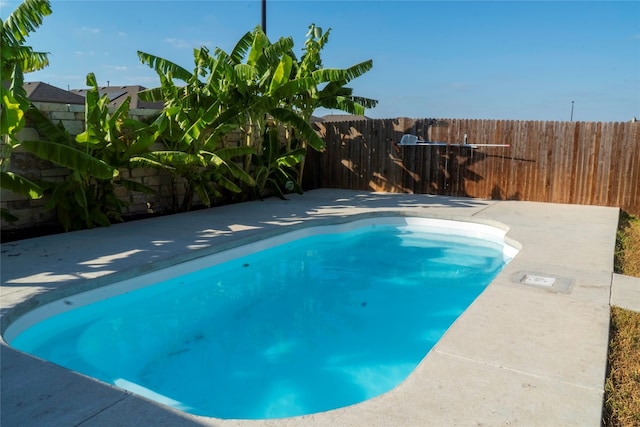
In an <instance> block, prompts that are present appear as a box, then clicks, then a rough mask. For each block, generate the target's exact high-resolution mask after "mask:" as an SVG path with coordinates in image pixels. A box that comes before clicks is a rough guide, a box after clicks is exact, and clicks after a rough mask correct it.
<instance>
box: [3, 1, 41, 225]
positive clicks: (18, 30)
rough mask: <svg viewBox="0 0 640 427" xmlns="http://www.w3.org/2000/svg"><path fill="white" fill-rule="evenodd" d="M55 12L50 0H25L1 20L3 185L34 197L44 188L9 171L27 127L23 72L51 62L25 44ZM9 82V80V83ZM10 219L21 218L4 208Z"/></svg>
mask: <svg viewBox="0 0 640 427" xmlns="http://www.w3.org/2000/svg"><path fill="white" fill-rule="evenodd" d="M50 14H51V5H50V4H49V2H48V1H47V0H25V1H24V2H23V3H22V4H20V5H19V6H18V7H17V8H16V9H15V10H14V11H13V12H12V13H11V15H9V17H8V18H7V19H6V20H5V21H4V22H3V21H2V20H0V24H1V27H0V43H1V44H0V45H1V46H2V49H0V58H1V59H2V61H0V135H2V140H1V141H0V144H1V147H0V185H1V187H2V188H4V189H8V190H11V191H13V192H14V193H17V194H21V195H23V196H26V197H28V198H30V199H39V198H41V197H42V194H43V190H42V188H41V187H40V186H39V185H38V184H36V183H35V182H33V181H32V180H29V179H27V178H25V177H23V176H20V175H18V174H16V173H14V172H11V171H9V161H10V159H11V153H12V151H13V150H15V149H16V148H17V147H18V145H19V143H18V141H17V140H16V134H17V133H18V132H19V131H20V130H21V129H22V128H23V127H24V124H25V113H26V111H27V110H28V109H29V100H28V99H27V94H26V91H25V90H24V87H23V73H25V72H29V71H36V70H40V69H42V68H44V67H46V66H47V65H48V64H49V60H48V57H47V54H46V53H44V52H35V51H34V50H33V48H32V47H30V46H25V42H26V38H27V36H28V35H29V33H31V32H32V31H33V30H35V29H36V28H38V27H39V26H40V25H41V24H42V22H43V19H44V17H45V16H48V15H50ZM5 82H9V85H8V86H5ZM0 216H1V217H2V219H4V220H6V221H16V220H17V219H18V218H17V217H16V216H14V215H13V214H11V213H10V212H9V211H8V210H7V209H4V208H2V209H0Z"/></svg>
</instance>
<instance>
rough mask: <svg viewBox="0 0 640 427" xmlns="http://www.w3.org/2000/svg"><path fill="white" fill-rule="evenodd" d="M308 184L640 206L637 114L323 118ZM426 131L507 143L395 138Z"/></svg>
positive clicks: (423, 135) (429, 135)
mask: <svg viewBox="0 0 640 427" xmlns="http://www.w3.org/2000/svg"><path fill="white" fill-rule="evenodd" d="M319 126H320V131H321V134H322V136H323V138H324V140H325V142H326V144H327V148H326V150H325V151H324V152H323V153H310V156H309V159H308V160H307V164H308V167H307V170H306V174H305V183H307V188H317V187H326V188H349V189H354V190H374V191H389V192H407V193H423V194H440V195H449V196H466V197H478V198H490V199H513V200H529V201H540V202H552V203H571V204H589V205H601V206H617V207H620V208H622V209H624V210H626V211H628V212H631V213H635V214H640V185H639V184H640V122H624V123H623V122H615V123H614V122H609V123H591V122H542V121H518V120H513V121H511V120H468V119H437V120H435V119H407V118H398V119H385V120H360V121H346V122H324V123H321V124H320V125H319ZM405 133H408V134H413V135H417V136H418V137H420V139H424V140H427V141H438V142H445V143H448V144H460V143H462V142H463V141H464V136H465V135H467V140H468V142H469V143H470V144H509V147H478V148H477V149H471V148H468V147H455V146H424V145H419V146H404V147H398V146H396V145H394V144H393V142H398V141H399V140H400V138H401V137H402V135H403V134H405Z"/></svg>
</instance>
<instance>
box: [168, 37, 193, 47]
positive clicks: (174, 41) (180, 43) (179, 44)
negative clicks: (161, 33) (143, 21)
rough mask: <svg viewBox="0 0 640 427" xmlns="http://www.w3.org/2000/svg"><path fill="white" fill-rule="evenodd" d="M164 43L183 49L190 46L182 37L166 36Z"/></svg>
mask: <svg viewBox="0 0 640 427" xmlns="http://www.w3.org/2000/svg"><path fill="white" fill-rule="evenodd" d="M164 42H165V43H168V44H170V45H171V46H173V47H175V48H178V49H184V48H187V47H191V44H190V43H188V42H187V41H186V40H183V39H176V38H168V39H164Z"/></svg>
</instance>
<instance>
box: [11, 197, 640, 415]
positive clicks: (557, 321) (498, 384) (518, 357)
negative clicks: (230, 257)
mask: <svg viewBox="0 0 640 427" xmlns="http://www.w3.org/2000/svg"><path fill="white" fill-rule="evenodd" d="M392 213H401V214H405V215H416V216H427V217H434V218H443V219H455V220H465V221H473V222H480V223H484V224H492V225H498V226H500V227H502V228H506V229H508V233H507V238H508V239H511V240H513V241H515V242H518V244H519V245H521V250H520V253H519V254H518V255H517V256H516V257H515V259H514V260H513V261H512V262H511V263H510V264H509V265H507V267H506V268H505V269H504V270H503V271H502V272H501V273H500V274H499V275H498V277H497V278H496V279H495V280H494V281H493V282H492V283H491V284H490V285H489V287H488V288H487V289H486V290H485V291H484V292H483V293H482V294H481V295H480V297H478V299H477V300H476V301H475V302H474V303H473V304H472V305H471V306H470V307H469V309H468V310H467V311H465V312H464V313H463V314H462V316H461V317H460V318H458V320H457V321H456V322H455V323H454V324H453V325H452V327H451V328H450V329H449V330H448V331H447V333H446V334H445V336H444V337H443V338H442V339H441V340H440V341H439V342H438V344H437V345H436V346H435V347H434V348H433V350H432V351H431V352H430V353H429V354H428V355H427V356H426V357H425V358H424V359H423V361H422V362H421V363H420V365H419V366H418V368H417V369H416V370H415V371H414V372H413V373H412V374H411V375H410V376H409V377H408V378H407V379H406V380H405V381H404V382H403V383H401V384H400V385H399V386H398V387H396V388H395V389H393V390H392V391H390V392H387V393H385V394H383V395H381V396H378V397H377V398H374V399H371V400H369V401H366V402H363V403H360V404H356V405H353V406H350V407H346V408H341V409H336V410H332V411H328V412H323V413H317V414H313V415H308V416H304V417H295V418H288V419H280V420H255V421H246V420H221V419H214V418H206V417H198V416H193V415H189V414H184V413H181V412H179V411H177V410H174V409H171V408H168V407H165V406H163V405H161V404H158V403H155V402H152V401H149V400H146V399H144V398H142V397H138V396H136V395H134V394H132V393H130V392H127V391H124V390H122V389H119V388H117V387H114V386H110V385H106V384H104V383H101V382H99V381H95V380H92V379H90V378H87V377H85V376H83V375H79V374H77V373H74V372H71V371H68V370H66V369H64V368H61V367H59V366H57V365H54V364H52V363H48V362H45V361H42V360H40V359H37V358H35V357H32V356H29V355H27V354H24V353H21V352H19V351H16V350H14V349H12V348H11V347H9V346H8V345H7V344H6V343H5V342H4V341H2V342H1V346H0V349H1V354H0V364H1V374H2V378H1V389H0V397H1V401H0V412H1V416H0V425H2V426H7V427H9V426H71V425H74V426H77V425H83V426H85V425H86V426H116V425H117V426H142V425H144V426H157V425H164V426H221V427H228V426H234V427H235V426H237V427H241V426H247V427H262V426H273V427H277V426H283V427H284V426H296V427H306V426H367V427H373V426H384V427H389V426H394V427H396V426H407V427H414V426H456V425H458V426H481V425H484V426H502V425H521V426H545V427H546V426H581V427H584V426H594V427H596V426H600V423H601V412H602V402H603V393H604V391H603V390H604V379H605V371H606V357H607V342H608V334H609V310H610V306H611V305H619V306H622V307H625V308H630V309H633V310H638V311H640V279H634V278H629V277H624V276H619V275H615V274H613V273H612V271H613V257H612V254H613V250H614V243H615V234H616V228H617V223H618V213H619V211H618V209H615V208H607V207H594V206H577V205H562V204H546V203H532V202H520V201H486V200H478V199H467V198H452V197H439V196H428V195H413V194H382V193H367V192H358V191H348V190H329V189H324V190H314V191H310V192H307V193H305V194H304V195H302V196H299V195H293V196H291V198H290V200H288V201H281V200H279V199H267V200H265V201H255V202H249V203H244V204H239V205H230V206H223V207H218V208H214V209H207V210H199V211H194V212H190V213H185V214H179V215H171V216H164V217H158V218H154V219H148V220H143V221H135V222H129V223H124V224H118V225H115V226H112V227H109V228H100V229H94V230H86V231H79V232H73V233H66V234H62V235H55V236H47V237H40V238H35V239H29V240H23V241H19V242H10V243H5V244H2V246H1V248H2V250H1V252H2V254H1V255H2V257H1V262H2V263H1V265H0V268H1V278H2V287H1V288H0V291H1V293H0V307H1V315H2V318H1V319H0V320H1V321H2V332H3V333H4V331H5V329H6V327H7V325H8V324H9V323H10V322H12V321H13V320H15V319H16V318H17V317H18V316H19V315H20V314H21V313H24V312H25V311H28V310H29V309H31V308H33V307H37V306H39V305H42V304H44V303H46V302H49V301H52V300H55V299H59V298H61V297H64V296H67V295H71V294H74V293H77V292H80V291H83V290H88V289H92V288H96V287H99V286H104V285H105V284H108V283H111V282H114V281H117V280H120V279H123V278H127V277H131V276H132V275H136V274H138V273H140V272H146V271H150V270H154V269H157V268H160V267H162V266H167V265H172V264H174V263H177V262H181V261H184V260H187V259H193V258H196V257H200V256H204V255H208V254H211V253H214V252H217V251H220V250H224V249H227V248H230V247H233V246H237V245H239V244H243V243H247V242H251V241H255V240H258V239H261V238H263V237H264V236H272V235H274V234H279V233H282V232H286V231H289V230H293V229H296V228H299V227H302V226H309V225H320V224H325V223H335V222H344V221H347V220H349V218H350V217H352V216H353V215H385V214H392ZM526 274H528V275H533V276H538V277H545V278H548V277H550V278H554V279H556V281H555V283H556V284H557V285H559V286H557V287H556V286H555V285H554V286H553V287H547V286H536V285H528V284H523V283H521V279H522V278H523V277H524V276H525V275H526ZM178 374H179V373H178Z"/></svg>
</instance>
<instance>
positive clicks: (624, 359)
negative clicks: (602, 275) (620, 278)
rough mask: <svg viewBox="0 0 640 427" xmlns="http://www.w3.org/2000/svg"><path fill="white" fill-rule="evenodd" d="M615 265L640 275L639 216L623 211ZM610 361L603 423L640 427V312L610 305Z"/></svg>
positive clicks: (620, 270)
mask: <svg viewBox="0 0 640 427" xmlns="http://www.w3.org/2000/svg"><path fill="white" fill-rule="evenodd" d="M614 265H615V271H616V272H617V273H621V274H625V275H627V276H635V277H640V218H637V217H634V216H631V215H628V214H626V213H624V212H623V213H622V214H621V215H620V223H619V228H618V234H617V239H616V253H615V261H614ZM608 362H609V366H608V372H607V378H606V382H605V402H604V419H603V424H604V425H605V426H607V427H614V426H615V427H618V426H620V427H623V426H624V427H627V426H629V427H631V426H640V313H636V312H633V311H631V310H625V309H622V308H619V307H612V308H611V330H610V338H609V360H608Z"/></svg>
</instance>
